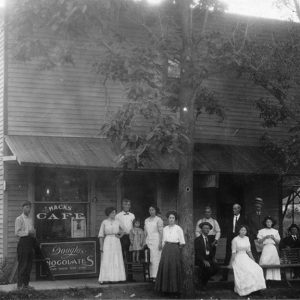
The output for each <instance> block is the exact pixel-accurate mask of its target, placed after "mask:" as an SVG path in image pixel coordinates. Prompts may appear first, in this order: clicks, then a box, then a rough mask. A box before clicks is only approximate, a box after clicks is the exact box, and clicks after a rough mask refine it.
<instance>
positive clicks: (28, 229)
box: [15, 201, 36, 289]
mask: <svg viewBox="0 0 300 300" xmlns="http://www.w3.org/2000/svg"><path fill="white" fill-rule="evenodd" d="M22 208H23V213H22V214H21V215H20V216H18V217H17V218H16V221H15V234H16V236H17V237H19V242H18V247H17V253H18V283H17V287H18V289H23V288H29V280H30V272H31V268H32V261H33V257H34V251H33V250H34V247H35V241H36V240H35V229H34V227H33V222H32V219H31V218H30V217H29V215H30V211H31V202H30V201H25V202H24V203H23V205H22Z"/></svg>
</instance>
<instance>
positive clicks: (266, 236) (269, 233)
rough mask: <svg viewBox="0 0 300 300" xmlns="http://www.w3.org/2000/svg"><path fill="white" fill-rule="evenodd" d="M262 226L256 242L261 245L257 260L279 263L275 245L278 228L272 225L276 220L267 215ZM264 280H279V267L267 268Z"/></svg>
mask: <svg viewBox="0 0 300 300" xmlns="http://www.w3.org/2000/svg"><path fill="white" fill-rule="evenodd" d="M262 224H263V226H264V228H263V229H261V230H259V231H258V234H257V238H258V242H259V243H261V244H262V245H263V249H262V252H261V257H260V260H259V264H260V265H280V259H279V255H278V251H277V248H276V246H277V245H278V244H279V242H280V235H279V233H278V230H276V229H274V228H273V226H274V225H275V224H276V221H275V220H274V219H273V218H272V217H270V216H268V217H265V219H264V220H263V223H262ZM266 280H281V275H280V269H273V268H271V269H267V270H266Z"/></svg>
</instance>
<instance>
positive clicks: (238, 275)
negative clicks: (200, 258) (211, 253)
mask: <svg viewBox="0 0 300 300" xmlns="http://www.w3.org/2000/svg"><path fill="white" fill-rule="evenodd" d="M247 231H248V229H247V227H246V226H244V225H242V226H241V227H240V229H239V235H238V236H236V237H235V238H234V239H233V240H232V242H231V249H232V256H231V264H232V268H233V273H234V291H235V292H236V293H238V294H239V295H240V296H246V295H249V294H251V293H253V292H256V291H259V290H262V289H265V288H266V282H265V279H264V272H263V269H262V268H261V267H260V266H259V265H258V264H257V263H256V262H255V260H254V258H253V255H252V253H251V246H250V242H249V238H248V237H247V236H246V234H247Z"/></svg>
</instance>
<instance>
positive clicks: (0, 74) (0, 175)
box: [0, 11, 5, 257]
mask: <svg viewBox="0 0 300 300" xmlns="http://www.w3.org/2000/svg"><path fill="white" fill-rule="evenodd" d="M3 102H4V30H3V12H2V11H0V153H3V135H4V123H3V113H4V105H3ZM3 179H4V169H3V157H2V155H0V257H4V254H5V250H4V241H5V239H4V238H3V237H4V234H5V232H4V228H5V226H4V195H3Z"/></svg>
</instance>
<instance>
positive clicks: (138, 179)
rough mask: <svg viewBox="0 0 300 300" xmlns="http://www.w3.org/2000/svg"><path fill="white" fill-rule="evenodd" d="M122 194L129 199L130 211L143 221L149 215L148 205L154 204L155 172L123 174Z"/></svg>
mask: <svg viewBox="0 0 300 300" xmlns="http://www.w3.org/2000/svg"><path fill="white" fill-rule="evenodd" d="M123 191H124V193H123V196H124V198H127V199H130V200H131V212H132V213H134V215H135V217H136V218H139V219H140V220H141V223H142V226H143V225H144V221H145V219H146V218H148V217H149V212H148V209H149V206H150V205H156V177H155V174H141V173H138V172H136V173H134V174H128V173H127V174H125V176H124V178H123Z"/></svg>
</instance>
